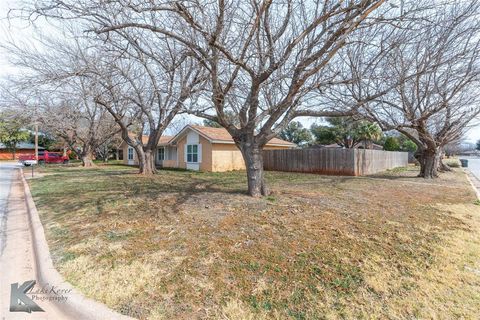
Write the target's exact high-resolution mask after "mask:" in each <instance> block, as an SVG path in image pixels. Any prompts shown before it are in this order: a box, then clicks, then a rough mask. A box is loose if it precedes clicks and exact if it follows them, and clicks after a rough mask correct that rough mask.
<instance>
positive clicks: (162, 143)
mask: <svg viewBox="0 0 480 320" xmlns="http://www.w3.org/2000/svg"><path fill="white" fill-rule="evenodd" d="M128 135H129V136H130V137H131V138H132V139H136V138H137V136H136V135H135V134H133V133H129V134H128ZM172 138H173V137H172V136H161V137H160V140H159V141H158V145H159V146H166V145H167V144H168V143H169V142H170V140H172ZM147 142H148V136H147V135H143V136H142V143H143V144H145V143H147ZM124 143H125V141H122V143H121V144H120V147H121V146H122V145H123V144H124Z"/></svg>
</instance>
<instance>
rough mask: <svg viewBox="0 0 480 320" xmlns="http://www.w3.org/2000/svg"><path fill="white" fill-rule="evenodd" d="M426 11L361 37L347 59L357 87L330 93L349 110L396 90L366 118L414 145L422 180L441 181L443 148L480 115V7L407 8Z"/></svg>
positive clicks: (372, 105) (369, 107) (365, 111)
mask: <svg viewBox="0 0 480 320" xmlns="http://www.w3.org/2000/svg"><path fill="white" fill-rule="evenodd" d="M419 5H420V8H421V10H419V9H417V10H411V12H412V14H411V15H410V16H408V17H406V18H405V19H400V20H398V21H395V23H392V24H388V25H387V24H385V25H377V26H375V27H374V28H372V29H370V30H365V32H364V33H360V34H359V37H358V38H357V39H356V40H357V45H355V46H351V47H349V49H348V50H346V51H345V53H344V55H343V57H344V61H346V63H345V65H346V66H348V68H347V69H346V71H345V72H348V73H350V74H352V75H353V77H354V81H352V82H350V83H348V82H345V85H344V86H342V87H340V88H338V87H337V88H336V89H335V90H332V91H331V92H329V93H330V94H331V96H332V97H334V98H333V100H334V101H335V102H336V103H339V104H347V105H349V104H351V103H352V101H362V100H364V99H365V97H367V96H372V95H375V93H378V92H379V91H382V90H383V89H384V88H386V87H390V88H393V90H387V91H385V94H382V95H380V96H378V97H376V98H375V99H374V100H372V101H370V102H369V103H368V104H364V105H362V108H361V109H360V111H361V114H362V115H363V116H364V117H366V118H368V119H370V120H374V121H376V122H378V123H379V124H380V125H381V127H382V128H383V129H384V130H391V129H396V130H398V131H399V132H401V133H403V134H404V135H406V136H407V137H408V138H410V139H411V140H412V141H414V142H415V143H416V144H417V146H418V149H417V150H418V151H417V153H416V157H417V160H418V161H419V163H420V165H421V169H420V176H421V177H425V178H434V177H437V176H438V171H439V170H448V168H447V167H446V166H444V165H443V164H442V162H441V158H442V155H443V153H444V151H443V149H444V147H445V146H446V145H447V144H448V143H450V142H453V141H456V140H458V139H459V138H460V137H461V136H462V135H463V134H464V132H465V130H466V129H467V128H468V124H469V123H470V122H471V121H472V120H473V119H475V118H476V117H477V116H478V115H479V113H480V103H479V102H480V101H479V98H478V94H477V93H476V92H475V91H476V88H478V86H479V81H480V77H479V76H480V66H479V62H480V59H479V58H480V42H479V41H480V33H479V30H480V23H479V21H480V20H479V19H478V17H479V13H480V10H479V9H480V4H479V1H476V0H473V1H463V2H445V3H441V2H438V1H436V2H428V3H427V2H425V3H421V4H418V3H416V2H413V1H409V2H407V3H406V7H407V8H408V7H409V6H410V7H417V8H418V6H419ZM378 57H380V58H378ZM372 61H373V62H374V63H372Z"/></svg>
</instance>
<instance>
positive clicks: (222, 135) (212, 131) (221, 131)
mask: <svg viewBox="0 0 480 320" xmlns="http://www.w3.org/2000/svg"><path fill="white" fill-rule="evenodd" d="M190 127H192V128H193V129H195V130H197V131H198V132H200V133H201V134H203V135H204V136H205V137H206V138H208V139H209V140H212V141H225V142H231V143H233V139H232V136H231V135H230V133H228V131H227V129H225V128H212V127H204V126H198V125H191V126H190ZM267 145H284V146H292V147H294V146H295V144H294V143H292V142H289V141H285V140H282V139H279V138H273V139H272V140H270V141H269V142H268V143H267Z"/></svg>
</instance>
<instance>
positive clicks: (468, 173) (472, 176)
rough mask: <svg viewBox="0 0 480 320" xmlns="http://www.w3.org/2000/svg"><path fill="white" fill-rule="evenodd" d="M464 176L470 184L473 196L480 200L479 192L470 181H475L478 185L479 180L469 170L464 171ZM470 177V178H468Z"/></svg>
mask: <svg viewBox="0 0 480 320" xmlns="http://www.w3.org/2000/svg"><path fill="white" fill-rule="evenodd" d="M464 172H465V175H466V176H467V180H468V182H470V185H471V186H472V188H473V190H474V191H475V194H476V195H477V199H478V200H480V190H478V188H477V187H476V186H475V184H474V183H473V181H472V178H473V179H476V180H477V181H478V183H479V184H480V179H478V178H477V176H475V175H474V174H473V173H472V172H471V171H470V170H467V169H464ZM470 176H471V177H470Z"/></svg>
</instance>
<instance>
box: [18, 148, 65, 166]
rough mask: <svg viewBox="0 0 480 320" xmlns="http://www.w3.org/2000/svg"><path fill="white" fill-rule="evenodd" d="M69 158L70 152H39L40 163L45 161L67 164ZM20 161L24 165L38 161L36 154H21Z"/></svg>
mask: <svg viewBox="0 0 480 320" xmlns="http://www.w3.org/2000/svg"><path fill="white" fill-rule="evenodd" d="M69 160H70V159H69V157H68V154H67V155H64V154H63V153H62V152H50V151H39V152H38V164H44V163H63V164H67V163H68V161H69ZM19 161H20V162H21V163H22V164H23V165H24V166H27V167H28V166H30V165H32V164H35V163H36V161H35V155H34V154H26V155H21V156H20V157H19Z"/></svg>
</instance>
